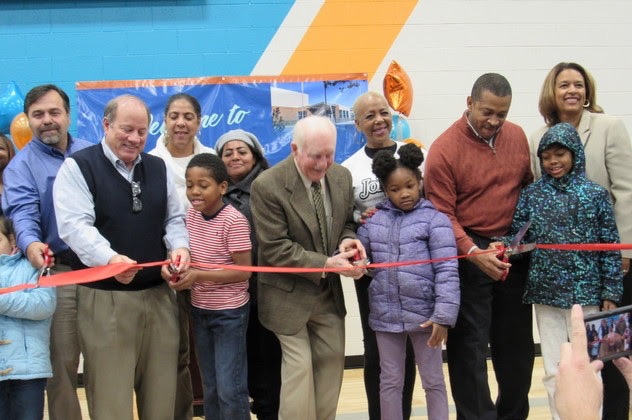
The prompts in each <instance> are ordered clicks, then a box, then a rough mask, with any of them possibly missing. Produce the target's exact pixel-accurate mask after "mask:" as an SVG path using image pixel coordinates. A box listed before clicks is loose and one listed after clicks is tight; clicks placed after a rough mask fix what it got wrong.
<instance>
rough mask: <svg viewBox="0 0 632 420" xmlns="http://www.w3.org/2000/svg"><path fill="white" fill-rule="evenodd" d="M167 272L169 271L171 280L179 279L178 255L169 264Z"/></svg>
mask: <svg viewBox="0 0 632 420" xmlns="http://www.w3.org/2000/svg"><path fill="white" fill-rule="evenodd" d="M168 269H169V272H170V273H171V281H172V282H174V283H175V282H177V281H178V280H180V256H179V255H178V256H177V257H176V261H175V262H173V263H170V264H169V267H168Z"/></svg>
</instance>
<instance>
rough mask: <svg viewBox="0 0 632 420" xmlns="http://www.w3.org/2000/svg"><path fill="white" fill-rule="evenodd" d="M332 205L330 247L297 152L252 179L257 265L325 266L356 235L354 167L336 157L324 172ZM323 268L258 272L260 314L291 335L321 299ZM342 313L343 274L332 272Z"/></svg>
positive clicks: (274, 327) (266, 322)
mask: <svg viewBox="0 0 632 420" xmlns="http://www.w3.org/2000/svg"><path fill="white" fill-rule="evenodd" d="M325 182H326V185H327V191H328V194H329V198H330V202H331V207H332V209H331V210H332V221H331V232H330V235H329V248H328V249H326V250H324V249H323V245H322V241H321V237H320V229H319V227H318V219H317V217H316V212H315V210H314V206H313V204H312V202H311V200H310V198H309V194H308V192H307V189H306V188H305V185H304V184H303V181H302V180H301V177H300V175H299V172H298V169H297V168H296V165H295V163H294V158H293V156H291V155H290V156H289V157H288V158H286V159H285V160H283V161H282V162H279V163H278V164H277V165H275V166H274V167H272V168H270V169H268V170H266V171H264V172H263V173H262V174H261V175H259V176H258V177H257V179H256V180H255V181H254V182H253V183H252V187H251V191H250V193H251V195H250V205H251V209H252V215H253V220H254V225H255V231H256V233H257V239H258V241H259V254H258V255H259V265H260V266H274V267H324V266H325V262H326V260H327V257H328V256H330V255H332V254H333V253H334V252H335V251H336V250H337V248H338V245H339V244H340V242H341V241H342V240H343V239H344V238H355V233H354V228H355V225H354V222H353V191H352V187H351V185H352V183H351V173H350V172H349V171H348V170H347V169H346V168H343V167H342V166H340V165H338V164H336V163H334V164H333V165H332V166H331V167H330V168H329V170H328V171H327V175H326V176H325ZM323 280H324V279H323V278H322V273H321V272H317V273H289V274H279V273H259V276H258V283H257V301H258V304H259V319H260V321H261V323H262V324H263V325H264V326H265V327H266V328H268V329H269V330H271V331H273V332H275V333H278V334H282V335H293V334H295V333H297V332H298V331H299V330H300V329H301V328H302V327H304V326H305V325H306V324H307V321H308V320H309V317H310V314H311V313H312V310H313V308H314V305H315V304H316V303H317V297H318V294H319V292H320V283H321V281H323ZM327 280H328V281H329V282H330V284H331V288H332V291H333V299H334V301H335V305H336V310H337V313H338V315H340V316H341V317H344V316H345V315H346V309H345V304H344V296H343V292H342V285H341V283H340V276H339V275H337V274H330V275H328V276H327Z"/></svg>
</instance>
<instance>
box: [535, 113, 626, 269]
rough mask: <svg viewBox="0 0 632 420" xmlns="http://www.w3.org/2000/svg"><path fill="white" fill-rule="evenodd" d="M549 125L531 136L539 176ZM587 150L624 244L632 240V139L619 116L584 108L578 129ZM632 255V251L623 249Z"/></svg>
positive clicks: (588, 163)
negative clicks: (541, 147) (542, 144)
mask: <svg viewBox="0 0 632 420" xmlns="http://www.w3.org/2000/svg"><path fill="white" fill-rule="evenodd" d="M548 128H549V127H548V126H544V127H541V128H539V129H538V130H537V131H536V132H535V133H533V134H532V135H531V137H530V139H529V144H530V147H531V166H532V169H533V175H534V176H535V179H539V178H540V176H541V173H542V172H541V167H540V159H539V158H538V156H537V151H538V145H539V144H540V139H541V138H542V136H543V135H544V133H545V132H546V130H548ZM577 132H578V133H579V137H580V138H581V140H582V143H583V144H584V151H585V153H586V176H587V177H588V179H590V180H592V181H595V182H596V183H598V184H599V185H601V186H602V187H604V188H606V189H607V190H608V192H610V197H611V198H612V202H613V204H614V216H615V219H616V221H617V228H618V229H619V236H620V237H621V242H622V243H627V244H630V243H632V142H631V141H630V136H629V135H628V131H627V130H626V128H625V125H624V124H623V121H621V120H620V119H619V118H617V117H613V116H609V115H605V114H595V113H591V112H589V111H584V113H583V114H582V118H581V120H580V122H579V127H578V128H577ZM622 255H623V257H624V258H632V250H627V251H622Z"/></svg>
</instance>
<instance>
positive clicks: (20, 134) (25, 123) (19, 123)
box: [10, 112, 33, 149]
mask: <svg viewBox="0 0 632 420" xmlns="http://www.w3.org/2000/svg"><path fill="white" fill-rule="evenodd" d="M10 132H11V139H12V140H13V143H14V144H15V145H16V146H17V148H18V149H22V148H23V147H24V146H26V143H28V142H29V141H31V139H32V138H33V132H31V127H29V120H28V118H27V117H26V114H25V113H24V112H20V113H19V114H18V115H16V116H15V117H13V121H11V128H10Z"/></svg>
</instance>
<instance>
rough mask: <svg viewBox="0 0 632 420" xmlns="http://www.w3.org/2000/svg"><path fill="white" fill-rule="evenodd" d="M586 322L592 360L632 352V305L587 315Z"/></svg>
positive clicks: (617, 356) (616, 356)
mask: <svg viewBox="0 0 632 420" xmlns="http://www.w3.org/2000/svg"><path fill="white" fill-rule="evenodd" d="M584 323H585V327H586V338H587V342H588V354H589V356H590V359H591V360H595V359H599V360H602V361H604V362H607V361H609V360H612V359H617V358H619V357H624V356H628V355H630V354H632V334H631V333H630V332H631V330H632V305H630V306H622V307H620V308H617V309H613V310H610V311H603V312H597V313H592V314H589V315H586V316H585V317H584Z"/></svg>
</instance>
